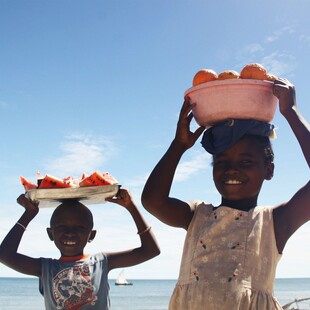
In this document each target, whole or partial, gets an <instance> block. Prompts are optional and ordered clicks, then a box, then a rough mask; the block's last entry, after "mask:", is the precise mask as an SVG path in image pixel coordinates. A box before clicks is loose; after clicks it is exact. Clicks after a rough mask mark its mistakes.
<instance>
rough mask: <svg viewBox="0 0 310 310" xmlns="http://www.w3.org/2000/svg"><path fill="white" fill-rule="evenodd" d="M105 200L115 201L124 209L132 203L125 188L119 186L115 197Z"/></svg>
mask: <svg viewBox="0 0 310 310" xmlns="http://www.w3.org/2000/svg"><path fill="white" fill-rule="evenodd" d="M106 201H109V202H113V203H117V204H119V205H121V206H123V207H125V208H126V209H129V208H130V207H131V206H132V205H134V203H133V201H132V198H131V195H130V194H129V192H128V190H127V189H125V188H121V189H120V190H119V191H118V193H117V195H116V196H115V197H113V198H106Z"/></svg>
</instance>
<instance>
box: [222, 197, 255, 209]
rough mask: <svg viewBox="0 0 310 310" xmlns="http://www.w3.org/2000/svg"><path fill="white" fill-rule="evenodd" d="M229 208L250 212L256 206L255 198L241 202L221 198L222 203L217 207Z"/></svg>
mask: <svg viewBox="0 0 310 310" xmlns="http://www.w3.org/2000/svg"><path fill="white" fill-rule="evenodd" d="M220 206H225V207H229V208H232V209H237V210H241V211H250V210H251V209H253V208H255V207H256V206H257V197H252V198H248V199H243V200H228V199H225V198H223V197H222V202H221V204H220V205H219V207H220Z"/></svg>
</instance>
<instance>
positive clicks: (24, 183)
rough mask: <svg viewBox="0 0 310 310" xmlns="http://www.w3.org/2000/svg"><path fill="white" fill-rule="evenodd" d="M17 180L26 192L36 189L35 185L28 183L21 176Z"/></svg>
mask: <svg viewBox="0 0 310 310" xmlns="http://www.w3.org/2000/svg"><path fill="white" fill-rule="evenodd" d="M19 178H20V181H21V183H22V185H23V186H24V188H25V191H26V192H27V191H29V190H30V189H34V188H37V184H34V183H32V182H30V181H29V180H27V179H26V178H24V177H23V176H20V177H19Z"/></svg>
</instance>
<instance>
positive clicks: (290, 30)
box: [265, 25, 295, 43]
mask: <svg viewBox="0 0 310 310" xmlns="http://www.w3.org/2000/svg"><path fill="white" fill-rule="evenodd" d="M294 32H295V26H294V25H290V26H284V27H282V28H281V29H278V30H276V31H274V32H273V33H272V34H270V35H269V36H267V38H266V39H265V42H266V43H273V42H275V41H278V40H279V39H280V38H281V37H282V36H283V35H288V34H292V33H294Z"/></svg>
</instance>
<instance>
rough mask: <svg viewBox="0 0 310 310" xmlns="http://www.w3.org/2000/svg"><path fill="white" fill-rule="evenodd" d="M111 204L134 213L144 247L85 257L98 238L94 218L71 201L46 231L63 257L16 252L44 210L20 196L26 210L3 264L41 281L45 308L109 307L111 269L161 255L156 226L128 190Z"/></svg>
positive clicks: (2, 250)
mask: <svg viewBox="0 0 310 310" xmlns="http://www.w3.org/2000/svg"><path fill="white" fill-rule="evenodd" d="M107 200H108V201H110V202H113V203H117V204H119V205H121V206H123V207H125V208H126V209H127V210H128V211H129V213H130V214H131V216H132V218H133V220H134V221H135V224H136V226H137V230H138V235H139V237H140V241H141V246H140V247H138V248H135V249H129V250H126V251H123V252H114V253H98V254H95V255H87V254H85V253H84V248H85V246H86V244H87V243H88V242H91V241H92V240H93V239H94V237H95V235H96V231H95V230H93V216H92V213H91V212H90V210H89V209H88V208H87V207H86V206H85V205H83V204H81V203H79V202H78V201H70V200H68V201H65V202H64V203H62V204H61V205H60V206H58V207H57V208H56V209H55V211H54V212H53V215H52V217H51V223H50V227H49V228H48V229H47V232H48V235H49V237H50V239H51V240H52V241H54V243H55V245H56V247H57V248H58V249H59V251H60V254H61V257H60V258H59V259H51V258H42V257H41V258H32V257H29V256H25V255H22V254H19V253H17V249H18V246H19V244H20V241H21V238H22V236H23V234H24V232H25V230H26V227H27V225H28V224H29V222H30V221H31V220H32V219H33V218H34V217H35V216H36V214H37V213H38V211H39V209H38V207H37V206H36V205H35V204H34V203H33V202H32V201H30V200H28V199H27V198H26V197H25V195H24V194H23V195H21V196H20V197H18V199H17V201H18V203H19V204H20V205H22V206H23V207H24V208H25V211H24V213H23V215H22V216H21V218H20V219H19V220H18V222H17V223H16V224H15V225H14V226H13V228H12V229H11V230H10V232H9V233H8V234H7V236H6V237H5V239H4V240H3V242H2V244H1V246H0V261H1V262H2V263H4V264H6V265H7V266H8V267H11V268H13V269H15V270H16V271H18V272H21V273H25V274H28V275H32V276H37V277H39V279H40V292H41V294H42V295H43V296H44V302H45V307H46V309H49V310H55V309H70V310H74V309H75V310H78V309H93V310H96V309H100V310H103V309H109V307H110V300H109V284H108V273H109V271H110V270H112V269H114V268H120V267H127V266H133V265H136V264H139V263H142V262H144V261H147V260H149V259H151V258H153V257H154V256H156V255H158V254H159V247H158V245H157V243H156V240H155V237H154V236H153V234H152V232H151V227H150V226H148V225H147V223H146V222H145V220H144V218H143V217H142V215H141V213H140V212H139V210H138V208H137V207H136V205H135V204H134V203H133V201H132V199H131V196H130V194H129V192H128V191H127V190H126V189H120V190H119V192H118V194H117V196H116V197H115V198H109V199H107Z"/></svg>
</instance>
